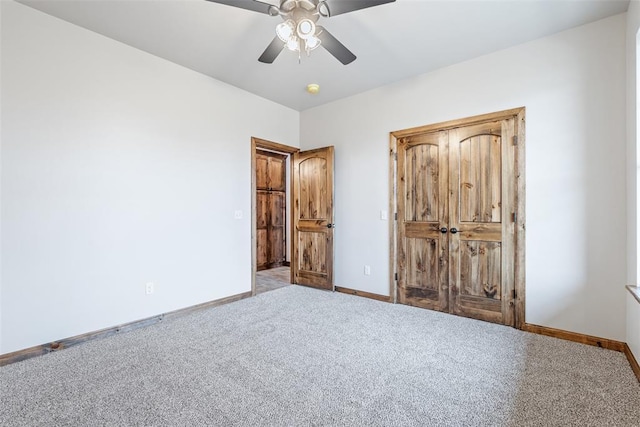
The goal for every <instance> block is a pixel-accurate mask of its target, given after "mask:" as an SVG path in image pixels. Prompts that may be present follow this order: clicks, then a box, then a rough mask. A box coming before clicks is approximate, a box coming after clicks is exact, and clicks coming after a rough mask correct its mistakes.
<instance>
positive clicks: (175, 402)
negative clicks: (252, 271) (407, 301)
mask: <svg viewBox="0 0 640 427" xmlns="http://www.w3.org/2000/svg"><path fill="white" fill-rule="evenodd" d="M639 420H640V386H639V385H638V381H637V380H636V378H635V376H634V375H633V372H632V371H631V368H630V367H629V364H628V362H627V360H626V359H625V357H624V355H622V354H621V353H617V352H613V351H609V350H603V349H601V348H596V347H589V346H585V345H581V344H576V343H572V342H567V341H561V340H558V339H554V338H549V337H543V336H539V335H533V334H529V333H526V332H522V331H518V330H515V329H513V328H508V327H504V326H499V325H494V324H490V323H485V322H480V321H476V320H471V319H465V318H461V317H455V316H451V315H448V314H442V313H437V312H433V311H428V310H423V309H418V308H414V307H408V306H402V305H393V304H388V303H383V302H378V301H372V300H369V299H365V298H360V297H356V296H351V295H345V294H340V293H332V292H327V291H319V290H315V289H309V288H304V287H301V286H288V287H284V288H281V289H277V290H274V291H272V292H267V293H264V294H261V295H258V296H256V297H254V298H249V299H245V300H242V301H238V302H235V303H232V304H228V305H224V306H220V307H216V308H213V309H209V310H206V311H201V312H198V313H194V314H191V315H188V316H184V317H181V318H173V319H170V320H167V321H165V322H163V323H160V324H157V325H153V326H150V327H147V328H142V329H138V330H135V331H132V332H128V333H123V334H120V335H116V336H113V337H110V338H106V339H103V340H98V341H92V342H89V343H87V344H83V345H80V346H77V347H73V348H70V349H67V350H63V351H60V352H55V353H51V354H48V355H46V356H41V357H37V358H34V359H29V360H26V361H23V362H19V363H16V364H12V365H8V366H5V367H2V368H0V425H2V426H45V425H52V426H258V425H268V426H328V425H340V426H363V425H366V426H580V427H584V426H598V427H600V426H638V425H639Z"/></svg>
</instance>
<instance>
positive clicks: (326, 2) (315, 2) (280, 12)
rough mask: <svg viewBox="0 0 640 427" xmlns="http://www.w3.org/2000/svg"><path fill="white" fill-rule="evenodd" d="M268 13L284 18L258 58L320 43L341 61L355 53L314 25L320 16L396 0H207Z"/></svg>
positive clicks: (351, 58)
mask: <svg viewBox="0 0 640 427" xmlns="http://www.w3.org/2000/svg"><path fill="white" fill-rule="evenodd" d="M207 1H210V2H212V3H220V4H224V5H227V6H233V7H237V8H240V9H246V10H251V11H253V12H259V13H264V14H267V15H270V16H280V17H282V19H283V21H284V22H281V23H280V24H278V25H277V26H276V36H275V38H274V39H273V40H272V41H271V43H269V46H267V49H265V51H264V52H263V53H262V55H261V56H260V58H258V61H260V62H263V63H266V64H271V63H273V61H275V59H276V58H277V57H278V55H279V54H280V52H282V51H283V50H284V48H285V47H286V48H287V49H288V50H290V51H293V52H298V58H300V53H301V52H302V51H303V50H304V51H305V52H306V53H307V55H309V53H310V52H311V51H312V50H314V49H316V48H317V47H318V46H320V45H322V46H323V47H324V48H325V49H326V50H327V51H328V52H329V53H330V54H331V55H333V56H334V57H335V58H336V59H337V60H338V61H340V62H341V63H343V64H344V65H347V64H350V63H351V62H353V61H355V59H356V56H355V55H354V54H353V53H352V52H351V51H350V50H349V49H347V48H346V46H345V45H343V44H342V43H340V42H339V41H338V39H336V38H335V37H334V36H333V35H331V33H329V32H328V31H327V30H326V29H324V28H323V27H321V26H319V25H317V24H316V23H317V22H318V19H320V17H324V18H329V17H331V16H336V15H340V14H343V13H348V12H353V11H355V10H360V9H366V8H368V7H373V6H379V5H382V4H385V3H393V2H395V1H396V0H280V6H279V7H278V6H275V5H273V4H269V3H265V2H262V1H258V0H207Z"/></svg>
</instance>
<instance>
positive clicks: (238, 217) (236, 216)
mask: <svg viewBox="0 0 640 427" xmlns="http://www.w3.org/2000/svg"><path fill="white" fill-rule="evenodd" d="M233 217H234V218H235V219H242V211H241V210H237V211H235V212H234V213H233Z"/></svg>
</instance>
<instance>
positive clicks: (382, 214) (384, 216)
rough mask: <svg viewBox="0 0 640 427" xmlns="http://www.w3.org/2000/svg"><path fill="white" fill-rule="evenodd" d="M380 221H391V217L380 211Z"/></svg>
mask: <svg viewBox="0 0 640 427" xmlns="http://www.w3.org/2000/svg"><path fill="white" fill-rule="evenodd" d="M380 219H381V220H382V221H386V220H388V219H389V215H388V214H387V211H380Z"/></svg>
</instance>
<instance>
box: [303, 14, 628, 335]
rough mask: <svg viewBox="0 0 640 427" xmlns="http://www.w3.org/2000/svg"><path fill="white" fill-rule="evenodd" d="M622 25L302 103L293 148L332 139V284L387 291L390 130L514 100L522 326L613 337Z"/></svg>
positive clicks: (621, 158) (619, 329)
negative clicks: (520, 121)
mask: <svg viewBox="0 0 640 427" xmlns="http://www.w3.org/2000/svg"><path fill="white" fill-rule="evenodd" d="M624 28H625V15H618V16H615V17H611V18H608V19H605V20H602V21H598V22H595V23H592V24H589V25H585V26H582V27H578V28H575V29H572V30H569V31H565V32H562V33H559V34H556V35H553V36H550V37H546V38H543V39H539V40H536V41H533V42H530V43H526V44H523V45H520V46H516V47H514V48H510V49H507V50H503V51H500V52H496V53H493V54H490V55H486V56H483V57H479V58H477V59H474V60H471V61H467V62H464V63H460V64H457V65H454V66H451V67H447V68H444V69H440V70H437V71H435V72H432V73H429V74H425V75H422V76H419V77H416V78H412V79H409V80H405V81H402V82H399V83H396V84H393V85H389V86H385V87H381V88H377V89H374V90H371V91H369V92H366V93H363V94H360V95H357V96H354V97H351V98H348V99H344V100H341V101H337V102H333V103H331V104H328V105H324V106H320V107H317V108H314V109H310V110H306V111H304V112H303V113H302V115H301V138H300V144H301V147H302V148H303V149H310V148H314V147H318V146H323V145H335V153H336V161H335V164H336V171H335V180H336V225H337V228H336V232H335V245H336V246H335V248H336V249H335V282H336V285H339V286H344V287H348V288H354V289H359V290H364V291H368V292H374V293H378V294H383V295H387V294H388V289H389V283H388V277H389V276H388V273H389V272H388V258H389V249H388V248H389V244H388V223H387V222H386V221H381V220H380V219H379V218H380V211H381V210H386V209H388V199H389V194H388V179H389V177H388V163H389V159H388V147H389V132H390V131H394V130H399V129H405V128H410V127H415V126H420V125H426V124H430V123H437V122H441V121H446V120H451V119H457V118H462V117H467V116H472V115H477V114H483V113H489V112H493V111H499V110H504V109H509V108H515V107H520V106H525V107H526V108H527V111H526V116H527V147H526V151H527V161H526V168H527V171H526V184H527V193H526V202H527V224H526V225H527V249H526V251H527V253H526V270H527V275H526V277H527V279H526V280H527V282H526V287H527V294H526V298H527V300H526V301H527V304H526V309H527V313H526V321H527V322H529V323H533V324H539V325H544V326H550V327H555V328H560V329H564V330H569V331H574V332H578V333H585V334H590V335H596V336H600V337H606V338H611V339H616V340H624V339H625V314H624V313H625V293H624V291H623V285H624V284H625V275H626V271H627V270H626V260H625V257H624V255H623V254H624V253H625V250H626V236H625V231H626V211H625V209H626V202H625V195H626V194H625V191H626V190H625V178H626V176H625V167H624V165H625V153H626V146H625V33H624V32H625V30H624ZM425 54H428V53H425ZM325 85H326V84H325ZM390 217H391V215H390ZM365 264H369V265H371V266H372V271H371V276H364V275H363V265H365Z"/></svg>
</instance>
